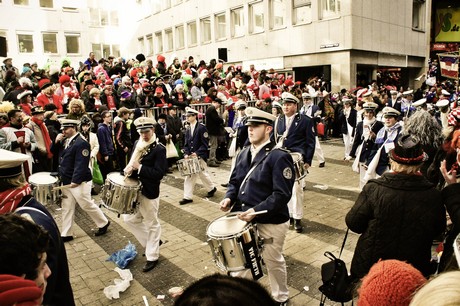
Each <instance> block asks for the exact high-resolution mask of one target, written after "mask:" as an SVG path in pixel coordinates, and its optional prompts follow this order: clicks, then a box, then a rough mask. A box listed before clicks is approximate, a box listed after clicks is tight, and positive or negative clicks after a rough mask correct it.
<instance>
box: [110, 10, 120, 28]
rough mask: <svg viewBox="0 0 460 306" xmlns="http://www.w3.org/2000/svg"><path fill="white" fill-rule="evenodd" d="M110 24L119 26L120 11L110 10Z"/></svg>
mask: <svg viewBox="0 0 460 306" xmlns="http://www.w3.org/2000/svg"><path fill="white" fill-rule="evenodd" d="M110 25H111V26H115V27H118V25H119V23H118V12H117V11H111V12H110Z"/></svg>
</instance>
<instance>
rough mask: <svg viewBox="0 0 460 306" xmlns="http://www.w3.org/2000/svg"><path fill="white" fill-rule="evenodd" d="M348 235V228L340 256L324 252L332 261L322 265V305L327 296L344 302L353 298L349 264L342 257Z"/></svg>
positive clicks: (335, 300)
mask: <svg viewBox="0 0 460 306" xmlns="http://www.w3.org/2000/svg"><path fill="white" fill-rule="evenodd" d="M347 236H348V229H347V232H346V234H345V238H344V240H343V243H342V248H341V249H340V254H339V257H338V258H337V257H335V256H334V254H332V253H331V252H325V253H324V256H326V257H327V258H329V259H330V261H329V262H327V263H325V264H323V265H322V266H321V279H322V281H323V284H322V285H321V286H320V287H319V291H321V303H320V305H321V306H322V305H324V302H325V301H326V298H328V299H330V300H331V301H334V302H340V303H342V304H343V303H345V302H348V301H350V300H351V299H352V298H353V295H352V290H351V280H350V276H349V275H348V270H347V266H346V264H345V262H344V261H343V260H341V259H340V256H341V255H342V251H343V248H344V246H345V241H346V240H347Z"/></svg>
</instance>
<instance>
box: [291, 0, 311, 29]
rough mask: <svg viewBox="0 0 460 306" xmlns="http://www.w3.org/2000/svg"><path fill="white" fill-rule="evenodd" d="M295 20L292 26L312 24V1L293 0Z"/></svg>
mask: <svg viewBox="0 0 460 306" xmlns="http://www.w3.org/2000/svg"><path fill="white" fill-rule="evenodd" d="M292 8H293V14H292V16H293V20H292V24H305V23H310V22H311V21H312V20H311V0H293V3H292Z"/></svg>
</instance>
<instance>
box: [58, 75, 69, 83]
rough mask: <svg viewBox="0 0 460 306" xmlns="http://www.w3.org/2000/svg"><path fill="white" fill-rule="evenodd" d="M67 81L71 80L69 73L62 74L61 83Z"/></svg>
mask: <svg viewBox="0 0 460 306" xmlns="http://www.w3.org/2000/svg"><path fill="white" fill-rule="evenodd" d="M65 82H70V77H69V76H68V75H61V76H60V77H59V84H64V83H65Z"/></svg>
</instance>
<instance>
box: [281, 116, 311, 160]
mask: <svg viewBox="0 0 460 306" xmlns="http://www.w3.org/2000/svg"><path fill="white" fill-rule="evenodd" d="M275 126H276V129H277V134H278V136H281V135H283V133H284V131H285V130H286V117H285V116H284V115H281V116H280V117H278V123H277V124H275ZM275 135H276V134H275ZM315 145H316V140H315V129H314V120H313V119H312V118H309V117H307V116H305V115H301V114H299V113H297V114H295V118H294V121H293V122H292V124H291V127H290V128H289V131H288V135H287V137H286V138H285V139H284V144H283V147H284V148H286V149H288V150H289V151H291V152H299V153H300V154H302V156H303V161H304V162H305V163H307V164H309V165H311V162H312V159H313V154H315Z"/></svg>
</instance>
